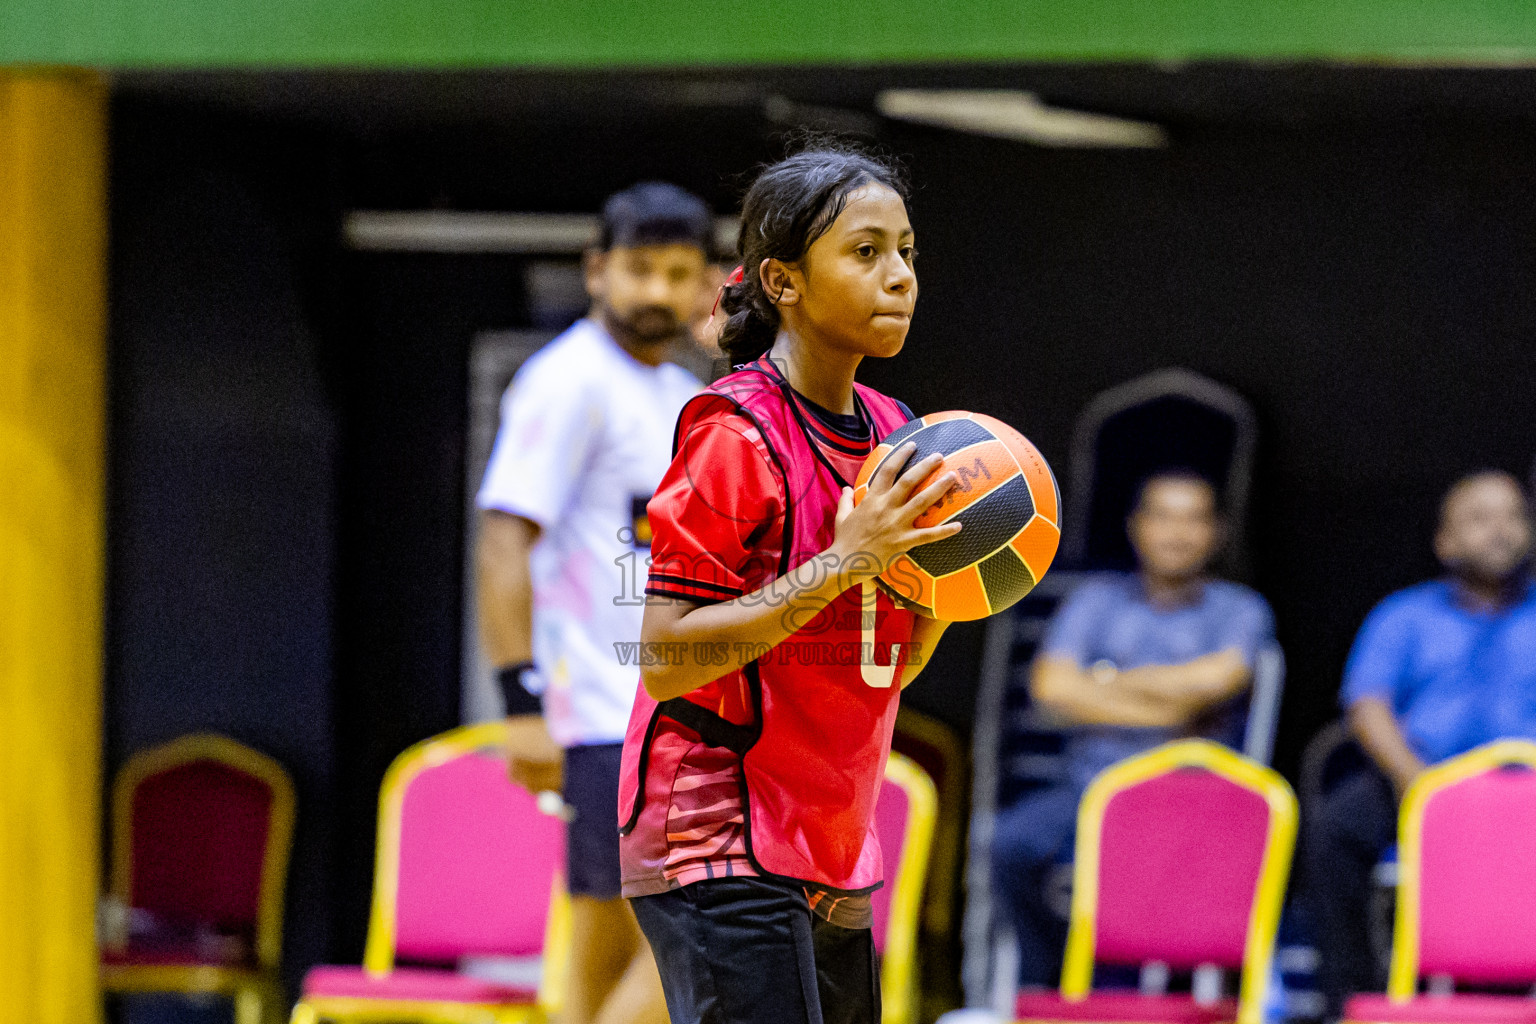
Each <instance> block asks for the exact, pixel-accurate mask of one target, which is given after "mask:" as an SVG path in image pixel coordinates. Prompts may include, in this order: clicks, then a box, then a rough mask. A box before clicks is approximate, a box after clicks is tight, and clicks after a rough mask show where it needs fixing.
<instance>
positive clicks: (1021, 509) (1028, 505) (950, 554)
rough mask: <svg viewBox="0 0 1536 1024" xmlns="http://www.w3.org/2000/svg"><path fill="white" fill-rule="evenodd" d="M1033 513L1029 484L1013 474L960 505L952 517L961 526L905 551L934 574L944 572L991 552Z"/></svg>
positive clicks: (974, 560)
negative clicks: (969, 501)
mask: <svg viewBox="0 0 1536 1024" xmlns="http://www.w3.org/2000/svg"><path fill="white" fill-rule="evenodd" d="M1034 514H1035V503H1034V499H1033V498H1032V497H1031V495H1030V493H1029V484H1028V483H1027V482H1025V480H1024V478H1023V477H1022V476H1016V477H1014V478H1013V479H1011V480H1009V481H1008V482H1007V483H1005V484H1003V485H1002V486H1000V487H998V488H996V489H995V490H993V491H992V493H991V494H988V495H987V496H986V497H985V498H982V499H981V500H979V501H977V502H974V503H973V504H971V505H968V506H967V507H965V508H964V509H962V510H961V511H960V512H959V513H958V514H957V515H955V516H954V520H955V521H958V522H959V523H960V524H961V530H960V532H959V533H957V534H955V535H954V536H953V537H945V538H944V539H943V540H936V541H933V542H932V543H930V544H919V545H918V546H917V547H915V548H913V549H912V550H911V551H909V552H907V554H908V555H909V556H911V558H912V561H914V562H916V563H917V564H918V565H919V566H921V567H922V568H924V569H926V570H928V571H929V572H931V573H932V574H933V575H935V576H947V575H949V574H950V573H952V572H955V571H957V570H960V569H964V568H965V567H966V566H968V565H971V564H973V563H975V562H976V561H978V560H980V559H981V558H983V557H985V556H987V555H989V554H991V553H992V552H994V551H996V550H997V549H998V548H1000V547H1002V546H1003V545H1004V544H1006V543H1008V542H1009V541H1010V540H1012V539H1013V537H1014V535H1015V534H1017V533H1018V532H1019V531H1020V530H1022V529H1023V528H1024V526H1025V524H1027V523H1028V522H1029V521H1030V519H1031V518H1033V516H1034Z"/></svg>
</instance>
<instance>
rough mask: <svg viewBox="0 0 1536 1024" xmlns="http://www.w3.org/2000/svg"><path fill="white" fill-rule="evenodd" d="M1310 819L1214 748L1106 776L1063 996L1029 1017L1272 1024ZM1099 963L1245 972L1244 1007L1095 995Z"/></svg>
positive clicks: (1034, 1000)
mask: <svg viewBox="0 0 1536 1024" xmlns="http://www.w3.org/2000/svg"><path fill="white" fill-rule="evenodd" d="M1296 817H1297V814H1296V797H1295V795H1294V794H1293V793H1292V792H1291V789H1290V787H1289V786H1288V785H1286V783H1285V780H1284V779H1282V778H1281V777H1280V776H1279V775H1277V774H1276V773H1275V772H1273V771H1271V770H1270V769H1268V768H1266V767H1264V766H1263V765H1261V764H1258V763H1257V762H1255V761H1250V760H1248V759H1247V758H1244V757H1243V756H1241V755H1240V754H1236V753H1234V752H1232V751H1231V750H1229V749H1227V748H1226V747H1223V746H1220V745H1218V744H1215V743H1210V742H1207V741H1205V740H1185V741H1181V742H1177V743H1167V744H1164V745H1163V746H1160V747H1157V748H1155V749H1153V750H1150V751H1148V752H1147V753H1145V754H1141V755H1139V756H1137V757H1133V758H1129V759H1127V760H1125V761H1121V762H1119V763H1118V764H1115V765H1112V766H1110V767H1109V768H1107V769H1105V770H1104V771H1103V772H1101V773H1100V774H1099V775H1098V777H1097V778H1095V779H1094V780H1093V782H1092V784H1091V785H1090V786H1089V787H1088V790H1087V792H1086V793H1084V795H1083V801H1082V804H1081V806H1080V808H1079V810H1078V825H1077V854H1076V860H1075V863H1074V866H1073V890H1072V917H1071V924H1070V927H1069V930H1068V934H1067V952H1066V960H1065V964H1064V966H1063V969H1062V975H1061V989H1060V991H1059V992H1051V993H1033V992H1027V993H1022V994H1021V995H1020V996H1019V998H1018V1001H1017V1004H1016V1007H1015V1014H1016V1016H1017V1017H1018V1018H1019V1019H1020V1020H1021V1021H1056V1022H1060V1021H1105V1022H1120V1021H1137V1022H1157V1024H1218V1022H1226V1021H1236V1022H1238V1024H1259V1022H1260V1020H1261V1019H1262V1010H1263V1005H1264V995H1265V988H1266V986H1267V984H1268V981H1269V974H1270V970H1269V968H1270V958H1271V954H1272V953H1273V951H1274V942H1275V929H1276V928H1277V927H1278V925H1279V921H1280V906H1281V903H1282V902H1283V900H1284V897H1285V881H1286V876H1287V875H1288V874H1289V871H1290V861H1291V850H1292V848H1293V846H1294V844H1295V839H1296ZM1096 962H1097V963H1110V964H1124V965H1133V966H1134V965H1142V964H1146V963H1152V962H1158V963H1162V964H1165V965H1167V967H1168V968H1169V969H1170V970H1181V969H1196V968H1210V967H1216V968H1223V969H1230V970H1237V971H1239V972H1240V985H1239V995H1238V998H1236V999H1231V998H1219V997H1218V998H1215V999H1212V1000H1209V1001H1206V1000H1201V1001H1198V1002H1197V1001H1196V999H1195V998H1194V997H1193V996H1191V995H1187V994H1186V995H1166V994H1163V995H1143V994H1141V993H1138V992H1115V991H1109V992H1092V991H1090V989H1091V986H1092V980H1093V968H1094V964H1095V963H1096Z"/></svg>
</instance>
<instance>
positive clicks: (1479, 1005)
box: [1344, 992, 1536, 1024]
mask: <svg viewBox="0 0 1536 1024" xmlns="http://www.w3.org/2000/svg"><path fill="white" fill-rule="evenodd" d="M1344 1019H1345V1020H1346V1021H1359V1022H1361V1024H1367V1022H1370V1024H1536V999H1530V998H1527V997H1526V996H1495V995H1482V994H1479V993H1475V992H1467V993H1464V994H1459V995H1448V996H1415V997H1414V998H1412V999H1410V1000H1408V1001H1407V1002H1406V1003H1394V1002H1393V1001H1392V1000H1390V999H1388V998H1387V997H1386V996H1384V995H1379V994H1372V995H1359V996H1355V997H1353V998H1352V999H1350V1001H1349V1002H1348V1003H1346V1004H1345V1005H1344Z"/></svg>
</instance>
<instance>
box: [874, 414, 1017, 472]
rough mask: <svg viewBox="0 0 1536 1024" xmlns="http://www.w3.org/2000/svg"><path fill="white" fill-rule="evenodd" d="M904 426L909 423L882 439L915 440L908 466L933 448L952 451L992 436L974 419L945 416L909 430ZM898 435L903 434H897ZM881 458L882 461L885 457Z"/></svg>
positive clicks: (886, 440)
mask: <svg viewBox="0 0 1536 1024" xmlns="http://www.w3.org/2000/svg"><path fill="white" fill-rule="evenodd" d="M907 426H908V427H910V426H912V424H911V423H909V424H907ZM903 430H906V427H902V428H901V429H900V430H897V431H896V432H895V433H894V434H892V435H891V436H890V437H888V438H886V439H885V440H884V441H883V442H882V443H883V444H891V443H892V441H893V440H894V442H895V443H896V444H897V445H902V444H905V443H906V442H908V441H912V442H913V443H915V444H916V445H917V450H915V451H914V452H913V453H912V457H911V459H910V460H908V461H907V463H906V465H908V466H913V465H916V464H917V463H919V462H921V461H922V460H923V459H925V458H927V457H928V456H929V455H932V454H933V453H934V452H938V453H939V454H941V455H948V454H949V453H950V452H952V451H955V450H957V449H960V448H964V447H965V446H966V445H972V444H976V443H978V442H980V441H989V440H991V439H992V437H993V434H992V431H990V430H988V429H987V428H986V427H984V426H982V425H981V424H980V423H977V422H976V421H975V420H943V421H941V422H939V423H933V424H930V425H928V426H926V427H919V428H918V429H917V430H915V431H913V432H912V433H910V434H902V431H903ZM898 435H901V436H899V437H898ZM894 454H896V453H895V452H892V453H890V455H887V456H886V457H885V458H886V459H888V458H890V457H891V455H894ZM880 461H881V464H882V465H883V464H884V462H885V459H881V460H880Z"/></svg>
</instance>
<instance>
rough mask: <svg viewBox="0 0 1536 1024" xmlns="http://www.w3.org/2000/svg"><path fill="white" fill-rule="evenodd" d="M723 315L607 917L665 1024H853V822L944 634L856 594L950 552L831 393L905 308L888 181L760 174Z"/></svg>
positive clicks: (909, 285) (679, 439)
mask: <svg viewBox="0 0 1536 1024" xmlns="http://www.w3.org/2000/svg"><path fill="white" fill-rule="evenodd" d="M740 249H741V256H742V265H743V267H744V268H745V270H744V273H743V277H742V279H741V280H740V281H739V282H733V283H731V284H729V285H727V287H726V288H725V290H724V292H723V294H722V304H723V306H724V308H725V310H726V312H727V313H728V314H729V315H730V319H729V320H728V321H727V323H726V326H725V329H724V333H723V335H722V338H721V344H722V347H723V348H724V349H725V351H726V353H727V354H728V355H729V356H730V357H731V359H732V362H733V363H736V364H738V365H737V371H736V372H735V373H732V374H730V375H728V376H726V377H723V378H722V379H720V380H719V381H717V382H716V383H715V384H714V385H712V386H711V387H710V388H708V389H707V390H706V391H704V392H702V393H701V394H700V395H698V396H697V397H696V398H694V399H693V400H692V401H690V402H689V404H688V405H687V406H686V407H685V408H684V409H683V412H682V415H681V416H680V418H679V420H678V425H677V431H676V434H675V436H674V439H673V459H672V464H671V468H670V469H669V470H668V472H667V475H666V477H665V478H664V479H663V481H662V484H661V487H660V489H659V490H657V492H656V494H655V496H654V497H653V498H652V499H651V501H650V504H649V507H648V513H649V519H650V523H651V528H652V547H651V570H650V577H649V580H648V582H647V585H646V593H647V595H648V597H647V607H646V611H645V624H644V632H643V637H642V640H643V642H642V644H641V646H640V649H639V652H638V653H639V661H640V665H641V669H640V672H641V680H642V685H641V687H640V690H639V692H638V694H637V696H636V700H635V707H634V711H633V713H632V715H631V717H630V723H629V731H628V735H627V736H626V738H625V741H624V760H623V777H622V780H621V789H620V794H619V824H620V834H621V836H622V839H621V843H620V849H621V863H622V870H623V885H624V895H626V896H628V897H631V899H632V904H633V906H634V909H635V914H636V916H637V917H638V919H639V921H640V926H641V928H642V929H643V930H644V931H645V934H646V936H647V938H648V939H649V940H650V943H651V948H652V949H653V951H654V952H655V954H656V962H657V966H658V967H659V969H660V971H661V976H662V985H663V987H664V988H665V989H666V994H667V1006H668V1010H669V1012H670V1013H671V1017H672V1020H673V1022H674V1024H695V1022H696V1024H738V1022H756V1021H762V1022H765V1024H766V1022H772V1024H798V1022H804V1024H842V1022H847V1024H874V1022H875V1021H878V1020H879V1017H880V995H879V977H878V972H877V970H876V963H875V951H874V943H873V941H872V937H871V934H870V925H871V911H870V900H869V894H870V893H871V892H873V891H874V889H876V888H877V887H878V886H879V885H880V884H881V881H882V879H883V877H884V869H883V866H882V864H881V862H880V847H879V844H878V842H877V841H876V838H875V835H874V830H873V821H874V809H875V799H876V797H877V796H878V794H879V791H880V784H881V780H882V778H883V775H884V769H885V762H886V757H887V755H888V754H889V752H890V743H891V731H892V728H893V726H894V723H895V718H896V708H897V703H898V700H899V696H900V692H901V688H902V687H904V686H906V685H908V684H909V683H910V682H911V681H912V680H913V678H915V677H916V675H917V673H918V672H919V671H920V669H921V666H922V665H923V664H926V661H927V659H928V657H929V655H931V653H932V650H933V647H934V645H935V644H936V643H937V642H938V640H939V637H940V636H941V635H942V634H943V632H944V629H945V627H946V626H947V625H948V623H945V622H938V621H935V620H933V619H928V618H921V617H918V616H915V615H914V614H913V613H912V612H911V611H908V610H907V609H905V608H903V607H900V606H899V605H898V604H897V603H895V602H894V601H893V600H892V599H891V597H890V596H889V595H888V594H887V592H886V591H884V590H883V589H881V588H880V587H878V586H877V585H876V582H875V577H876V575H877V574H878V573H879V572H880V571H881V570H882V569H883V568H884V567H885V566H886V565H887V564H888V563H889V562H890V561H891V559H893V558H894V557H895V556H896V555H897V554H900V553H901V552H904V551H906V550H908V549H910V548H912V547H914V546H916V545H918V544H922V543H927V542H930V541H935V540H939V539H942V538H944V537H949V536H952V535H953V534H955V533H957V532H959V529H960V526H959V524H958V523H946V524H943V525H940V526H935V527H929V528H926V529H917V528H914V527H913V525H912V524H913V520H915V519H916V518H917V517H918V516H919V515H920V514H922V513H923V512H924V511H925V510H926V509H928V507H929V506H931V505H933V504H934V503H935V502H937V501H938V500H939V499H940V498H941V497H942V496H943V495H944V493H945V492H946V491H947V490H948V489H949V488H950V487H951V486H952V485H953V484H954V482H955V480H954V478H953V475H952V474H949V473H945V474H943V475H940V476H939V477H937V478H936V479H935V480H933V481H932V482H930V483H927V484H926V485H925V486H920V484H922V483H923V481H924V480H925V478H926V477H927V476H929V475H930V474H932V473H933V471H934V470H935V469H936V468H937V467H938V466H939V464H940V462H941V458H940V456H938V455H933V456H930V457H928V458H927V459H925V460H923V461H921V462H918V463H916V464H914V465H911V466H905V465H903V463H904V462H905V461H906V458H907V456H909V455H910V448H907V449H906V450H905V451H902V450H900V449H899V450H898V453H897V457H895V458H892V459H889V460H887V464H886V466H884V467H882V469H881V471H880V472H879V473H877V474H876V475H875V476H874V477H873V478H872V480H871V481H870V487H869V493H868V495H867V496H866V497H865V498H864V500H863V501H862V502H861V503H860V504H859V506H858V507H857V508H855V507H854V505H853V498H852V490H851V487H850V484H851V482H852V481H853V480H854V478H855V477H856V476H857V474H858V471H859V468H860V466H861V465H862V464H863V462H864V459H865V457H866V456H867V455H868V453H869V452H870V451H871V450H872V449H873V447H874V446H875V445H876V444H877V443H878V442H879V440H880V438H882V437H884V436H885V435H886V434H889V433H890V432H891V431H893V430H895V429H896V428H897V427H899V426H901V424H902V423H904V422H906V421H907V420H909V419H911V418H912V416H911V413H910V411H909V410H908V409H907V408H906V407H905V406H903V405H902V404H901V403H900V402H898V401H896V400H895V399H892V398H889V397H887V396H885V395H882V394H880V393H879V392H877V391H874V390H872V389H870V388H867V387H864V386H863V385H861V384H857V383H855V382H854V379H853V378H854V371H855V370H856V369H857V368H858V366H859V363H860V361H861V360H863V358H864V357H865V356H880V357H888V356H893V355H895V354H896V353H897V352H899V351H901V347H902V344H903V342H904V341H905V340H906V335H907V328H908V326H909V325H910V323H911V318H912V311H913V306H914V303H915V302H916V299H917V278H916V277H915V276H914V274H913V270H912V261H913V256H914V250H913V237H912V227H911V224H910V223H909V221H908V218H907V209H906V189H905V186H904V183H903V181H902V180H901V178H900V176H899V174H898V173H897V172H896V171H895V169H893V168H892V167H890V166H888V165H886V164H884V163H881V162H879V161H877V160H875V159H872V158H870V157H868V156H865V155H863V154H860V153H856V152H849V151H843V150H838V149H821V148H817V149H812V150H808V151H806V152H802V153H799V154H797V155H795V156H792V157H790V158H789V159H787V160H784V161H782V162H780V163H778V164H775V165H773V166H772V167H769V168H768V169H767V170H765V171H764V172H763V173H762V174H761V175H760V176H759V177H758V179H757V181H756V182H755V183H754V184H753V186H752V188H751V189H750V190H749V191H748V193H747V196H746V200H745V204H744V207H743V211H742V228H741V243H740Z"/></svg>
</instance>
